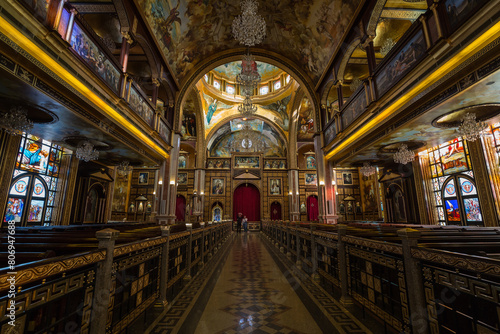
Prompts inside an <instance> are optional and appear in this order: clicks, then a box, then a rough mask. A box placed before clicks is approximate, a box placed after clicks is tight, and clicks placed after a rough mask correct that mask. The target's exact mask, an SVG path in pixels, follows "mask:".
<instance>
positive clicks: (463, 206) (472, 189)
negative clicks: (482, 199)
mask: <svg viewBox="0 0 500 334" xmlns="http://www.w3.org/2000/svg"><path fill="white" fill-rule="evenodd" d="M427 153H428V156H429V166H430V168H431V179H432V188H433V189H432V190H433V193H434V200H435V204H436V211H437V217H438V220H439V223H440V224H441V225H447V224H449V225H483V224H484V223H483V218H482V214H481V207H480V203H479V198H478V197H477V190H476V184H475V180H474V173H473V171H472V168H471V163H470V157H469V150H468V147H467V142H466V141H464V140H463V139H462V138H456V139H454V140H452V141H449V142H446V143H444V144H441V145H439V146H436V147H433V148H432V149H429V150H428V151H427Z"/></svg>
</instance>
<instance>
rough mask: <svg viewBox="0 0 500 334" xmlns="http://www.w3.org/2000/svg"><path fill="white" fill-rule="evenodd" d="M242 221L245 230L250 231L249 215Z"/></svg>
mask: <svg viewBox="0 0 500 334" xmlns="http://www.w3.org/2000/svg"><path fill="white" fill-rule="evenodd" d="M242 222H243V230H244V231H245V232H248V219H247V216H244V217H243V221H242Z"/></svg>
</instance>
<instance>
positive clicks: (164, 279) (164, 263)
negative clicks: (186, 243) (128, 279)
mask: <svg viewBox="0 0 500 334" xmlns="http://www.w3.org/2000/svg"><path fill="white" fill-rule="evenodd" d="M160 228H161V236H162V237H164V238H167V241H166V242H165V243H164V244H163V246H162V249H161V264H160V267H161V270H160V273H161V274H160V275H161V276H160V296H159V297H158V300H157V302H156V303H157V304H159V305H161V306H167V304H168V300H167V284H168V262H169V255H168V253H169V247H170V226H161V227H160Z"/></svg>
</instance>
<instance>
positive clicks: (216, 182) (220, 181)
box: [210, 177, 226, 196]
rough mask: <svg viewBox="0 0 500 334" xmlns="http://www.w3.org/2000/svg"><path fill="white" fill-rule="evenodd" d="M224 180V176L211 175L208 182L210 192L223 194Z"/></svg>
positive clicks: (215, 194)
mask: <svg viewBox="0 0 500 334" xmlns="http://www.w3.org/2000/svg"><path fill="white" fill-rule="evenodd" d="M225 181H226V180H225V179H224V178H218V177H213V178H212V182H211V184H210V187H211V191H210V194H211V195H213V196H224V190H225Z"/></svg>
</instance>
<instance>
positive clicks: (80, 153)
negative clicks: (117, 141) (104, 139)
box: [76, 141, 99, 162]
mask: <svg viewBox="0 0 500 334" xmlns="http://www.w3.org/2000/svg"><path fill="white" fill-rule="evenodd" d="M76 157H77V158H78V159H80V160H83V161H85V162H89V161H92V160H97V159H98V158H99V151H97V150H96V149H94V145H92V143H91V142H89V141H84V142H82V143H81V144H80V146H78V148H77V149H76Z"/></svg>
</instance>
